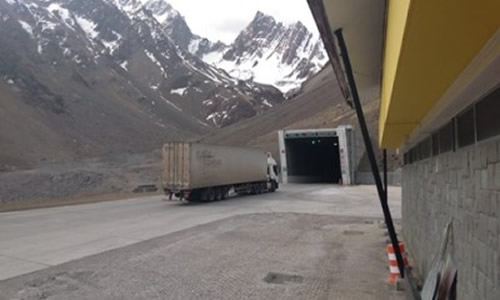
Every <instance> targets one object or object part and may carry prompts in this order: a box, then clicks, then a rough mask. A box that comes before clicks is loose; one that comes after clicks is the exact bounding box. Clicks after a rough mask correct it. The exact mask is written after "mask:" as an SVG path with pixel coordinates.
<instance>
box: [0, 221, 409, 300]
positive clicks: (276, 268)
mask: <svg viewBox="0 0 500 300" xmlns="http://www.w3.org/2000/svg"><path fill="white" fill-rule="evenodd" d="M379 222H380V221H378V220H377V219H373V218H359V217H340V216H335V217H333V216H326V215H313V214H294V213H268V214H249V215H241V216H235V217H230V218H227V219H223V220H219V221H215V222H212V223H209V224H206V225H200V226H196V227H193V228H190V229H186V230H182V231H179V232H176V233H172V234H168V235H165V236H162V237H159V238H155V239H151V240H148V241H144V242H140V243H137V244H134V245H131V246H128V247H125V248H120V249H116V250H111V251H108V252H104V253H101V254H97V255H93V256H89V257H86V258H82V259H79V260H76V261H72V262H68V263H65V264H62V265H59V266H56V267H51V268H48V269H44V270H41V271H38V272H34V273H31V274H28V275H23V276H19V277H15V278H12V279H8V280H5V281H2V282H0V299H1V300H4V299H403V298H404V295H403V294H402V293H401V292H394V291H391V289H390V287H389V286H388V285H387V284H386V283H385V281H384V280H385V278H386V276H387V266H386V265H387V262H386V256H385V252H384V237H383V231H382V229H381V228H380V226H379Z"/></svg>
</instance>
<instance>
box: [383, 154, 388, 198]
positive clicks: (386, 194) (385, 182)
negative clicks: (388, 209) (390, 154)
mask: <svg viewBox="0 0 500 300" xmlns="http://www.w3.org/2000/svg"><path fill="white" fill-rule="evenodd" d="M382 164H383V166H384V191H385V199H386V200H388V199H389V190H388V189H387V186H388V185H389V184H388V183H387V149H384V151H383V161H382Z"/></svg>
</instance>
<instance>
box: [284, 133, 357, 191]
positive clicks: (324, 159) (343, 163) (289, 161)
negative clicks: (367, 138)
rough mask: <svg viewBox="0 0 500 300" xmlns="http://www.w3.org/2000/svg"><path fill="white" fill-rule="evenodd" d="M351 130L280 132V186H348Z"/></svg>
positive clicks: (350, 176) (351, 149)
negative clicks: (328, 184) (285, 184)
mask: <svg viewBox="0 0 500 300" xmlns="http://www.w3.org/2000/svg"><path fill="white" fill-rule="evenodd" d="M352 145H353V134H352V127H350V126H341V127H338V128H330V129H303V130H282V131H280V132H279V146H280V164H281V178H282V182H283V183H289V182H290V183H332V184H351V182H352V178H353V176H352V175H353V173H354V172H353V169H352V165H353V164H352V162H351V160H352V157H353V155H352V153H351V152H352V151H353V148H354V147H353V146H352Z"/></svg>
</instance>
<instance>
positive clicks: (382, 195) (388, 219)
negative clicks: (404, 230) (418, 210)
mask: <svg viewBox="0 0 500 300" xmlns="http://www.w3.org/2000/svg"><path fill="white" fill-rule="evenodd" d="M335 35H336V37H337V41H338V44H339V47H340V51H341V57H342V61H343V63H344V68H345V73H346V75H347V81H348V83H349V88H350V90H351V95H352V100H353V103H354V108H355V109H356V114H357V116H358V121H359V127H360V128H361V133H362V134H363V140H364V143H365V147H366V154H367V155H368V159H369V161H370V165H371V168H372V173H373V177H374V179H375V184H376V186H377V192H378V197H379V199H380V205H381V206H382V211H383V213H384V219H385V223H386V225H387V230H388V231H389V236H390V238H391V243H392V247H393V248H394V252H395V254H396V260H397V262H398V267H399V272H400V274H401V278H404V263H403V256H402V255H401V249H400V248H399V241H398V237H397V235H396V230H395V229H394V223H393V222H392V216H391V211H390V210H389V205H388V204H387V197H386V191H385V190H384V187H383V185H382V179H381V178H380V173H379V169H378V166H377V161H376V158H375V152H374V151H373V145H372V142H371V140H370V133H369V132H368V128H367V126H366V121H365V115H364V113H363V107H362V106H361V101H360V99H359V94H358V89H357V87H356V81H355V80H354V75H353V72H352V67H351V62H350V60H349V55H348V52H347V47H346V44H345V41H344V36H343V35H342V28H340V29H337V30H335Z"/></svg>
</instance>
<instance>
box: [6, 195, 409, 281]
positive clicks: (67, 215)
mask: <svg viewBox="0 0 500 300" xmlns="http://www.w3.org/2000/svg"><path fill="white" fill-rule="evenodd" d="M400 194H401V191H400V189H399V188H393V189H390V191H389V196H390V203H389V205H390V206H391V209H392V211H393V215H394V218H396V219H398V218H400V211H401V207H400ZM162 200H164V197H162V196H153V197H145V198H136V199H129V200H122V201H112V202H102V203H95V204H86V205H77V206H67V207H57V208H48V209H37V210H31V211H21V212H10V213H1V214H0V280H3V279H7V278H11V277H14V276H18V275H21V274H26V273H29V272H33V271H36V270H41V269H44V268H47V267H50V266H56V265H59V264H62V263H65V262H69V261H72V260H75V259H78V258H82V257H86V256H89V255H93V254H98V253H101V252H104V251H107V250H111V249H116V248H120V247H124V246H127V245H131V244H135V243H138V242H141V241H146V240H149V239H152V238H155V237H160V236H164V235H166V234H169V233H172V232H176V231H180V230H183V229H188V228H192V227H194V226H196V225H200V224H205V223H209V222H213V221H217V220H221V219H224V218H228V217H233V216H238V215H244V214H254V213H270V212H275V213H289V212H293V213H306V214H320V215H338V216H356V217H374V218H381V217H382V213H381V209H380V205H379V203H378V198H377V196H376V192H375V188H374V187H373V186H357V187H332V186H329V185H287V186H283V187H282V188H281V189H280V190H279V191H278V192H276V193H273V194H264V195H257V196H249V197H240V198H233V199H229V200H226V201H221V202H214V203H208V204H183V203H178V202H170V201H162Z"/></svg>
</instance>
